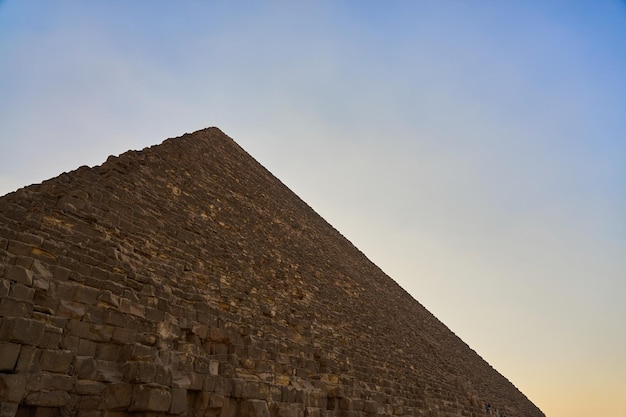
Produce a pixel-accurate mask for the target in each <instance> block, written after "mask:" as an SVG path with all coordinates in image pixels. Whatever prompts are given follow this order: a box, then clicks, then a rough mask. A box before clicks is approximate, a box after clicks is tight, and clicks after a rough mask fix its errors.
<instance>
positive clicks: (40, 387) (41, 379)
mask: <svg viewBox="0 0 626 417" xmlns="http://www.w3.org/2000/svg"><path fill="white" fill-rule="evenodd" d="M73 388H74V379H73V378H72V377H71V376H69V375H61V374H52V373H49V372H40V373H36V374H32V376H31V377H30V378H28V382H27V384H26V390H27V391H30V392H37V391H71V390H72V389H73Z"/></svg>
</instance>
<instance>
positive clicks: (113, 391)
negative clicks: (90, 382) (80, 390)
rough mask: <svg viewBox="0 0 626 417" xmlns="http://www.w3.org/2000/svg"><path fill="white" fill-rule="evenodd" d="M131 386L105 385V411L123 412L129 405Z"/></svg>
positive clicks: (120, 384)
mask: <svg viewBox="0 0 626 417" xmlns="http://www.w3.org/2000/svg"><path fill="white" fill-rule="evenodd" d="M132 393H133V385H131V384H126V383H113V384H107V386H106V389H105V390H104V395H103V397H104V407H105V409H107V410H124V409H126V408H127V407H129V406H130V404H131V399H132Z"/></svg>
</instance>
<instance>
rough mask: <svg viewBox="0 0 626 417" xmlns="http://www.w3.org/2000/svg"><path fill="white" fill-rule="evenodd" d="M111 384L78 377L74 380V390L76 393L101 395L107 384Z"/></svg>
mask: <svg viewBox="0 0 626 417" xmlns="http://www.w3.org/2000/svg"><path fill="white" fill-rule="evenodd" d="M109 385H111V384H105V383H103V382H99V381H90V380H87V379H79V380H78V381H76V385H75V391H76V394H78V395H95V396H99V395H102V393H103V392H104V390H105V389H106V387H107V386H109Z"/></svg>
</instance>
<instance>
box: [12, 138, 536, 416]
mask: <svg viewBox="0 0 626 417" xmlns="http://www.w3.org/2000/svg"><path fill="white" fill-rule="evenodd" d="M14 416H19V417H57V416H58V417H61V416H76V417H109V416H110V417H127V416H138V417H142V416H145V417H166V416H167V417H175V416H189V417H196V416H197V417H200V416H202V417H218V416H219V417H270V416H272V417H274V416H275V417H305V416H309V417H373V416H381V417H382V416H385V417H391V416H424V417H431V416H432V417H451V416H466V417H483V416H496V417H500V416H506V417H543V416H544V414H543V413H542V412H541V411H540V410H539V409H538V408H537V407H536V406H535V405H534V404H533V403H532V402H531V401H530V400H528V399H527V398H526V397H525V396H524V395H523V394H522V393H521V392H520V391H519V390H518V389H517V388H515V386H514V385H513V384H512V383H511V382H509V381H508V380H507V379H506V378H505V377H504V376H502V375H501V374H499V373H498V372H497V371H496V370H494V369H493V368H492V367H491V366H489V364H488V363H487V362H485V361H484V360H483V359H482V358H481V357H480V356H479V355H478V354H477V353H476V352H474V351H473V350H472V349H470V348H469V347H468V346H467V345H466V344H465V343H464V342H463V341H462V340H460V339H459V338H458V337H457V336H456V335H454V334H453V333H452V332H451V331H450V330H449V329H448V328H447V327H446V326H445V325H443V324H442V323H441V322H440V321H439V320H437V318H435V317H434V316H433V315H432V314H430V313H429V312H428V311H427V310H426V309H425V308H424V307H423V306H422V305H421V304H419V303H418V302H417V301H416V300H415V299H414V298H413V297H411V296H410V295H409V294H408V293H407V292H406V291H404V290H403V289H402V288H401V287H400V286H399V285H398V284H396V283H395V282H394V281H393V280H392V279H391V278H389V277H388V276H387V275H385V274H384V273H383V272H382V271H381V270H380V269H379V268H378V267H376V265H374V264H373V263H372V262H370V261H369V260H368V259H367V258H366V257H365V255H363V254H362V253H361V252H359V250H358V249H357V248H355V247H354V246H353V245H352V244H351V243H350V242H349V241H348V240H347V239H345V238H344V237H343V236H342V235H341V234H340V233H339V232H338V231H337V230H335V229H334V228H333V227H332V226H330V225H329V224H328V223H327V222H326V221H325V220H324V219H322V218H321V217H320V216H319V215H317V214H316V213H315V212H314V211H313V210H312V209H311V208H310V207H309V206H308V205H307V204H305V203H304V202H303V201H302V200H301V199H299V198H298V197H297V196H296V195H295V194H294V193H293V192H291V191H290V190H289V189H288V188H287V187H286V186H285V185H283V184H282V183H281V182H280V181H279V180H278V179H276V178H275V177H274V176H273V175H272V174H271V173H270V172H268V171H267V170H266V169H265V168H263V167H262V166H261V165H260V164H259V163H257V162H256V161H255V160H254V159H253V158H252V157H251V156H250V155H248V154H247V153H246V152H245V151H244V150H243V149H241V148H240V147H239V146H238V145H237V144H236V143H235V142H234V141H233V140H232V139H230V138H229V137H228V136H226V135H225V134H224V133H222V132H221V131H220V130H219V129H217V128H208V129H204V130H201V131H198V132H195V133H193V134H185V135H183V136H182V137H179V138H174V139H168V140H166V141H165V142H163V143H162V144H160V145H157V146H153V147H151V148H146V149H144V150H142V151H129V152H127V153H124V154H122V155H120V156H119V157H109V158H108V159H107V161H106V162H105V163H104V164H102V165H101V166H96V167H93V168H88V167H81V168H78V169H77V170H75V171H73V172H70V173H64V174H62V175H60V176H58V177H56V178H53V179H50V180H48V181H45V182H43V183H42V184H36V185H31V186H29V187H25V188H22V189H20V190H18V191H16V192H13V193H10V194H7V195H5V196H3V197H0V417H14Z"/></svg>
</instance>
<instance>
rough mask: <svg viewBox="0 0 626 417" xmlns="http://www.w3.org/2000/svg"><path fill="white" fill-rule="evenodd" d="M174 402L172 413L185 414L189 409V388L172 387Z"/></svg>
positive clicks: (171, 408) (171, 406)
mask: <svg viewBox="0 0 626 417" xmlns="http://www.w3.org/2000/svg"><path fill="white" fill-rule="evenodd" d="M171 393H172V403H171V405H170V410H169V413H170V414H183V413H185V412H187V410H188V404H187V390H186V389H182V388H172V389H171Z"/></svg>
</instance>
